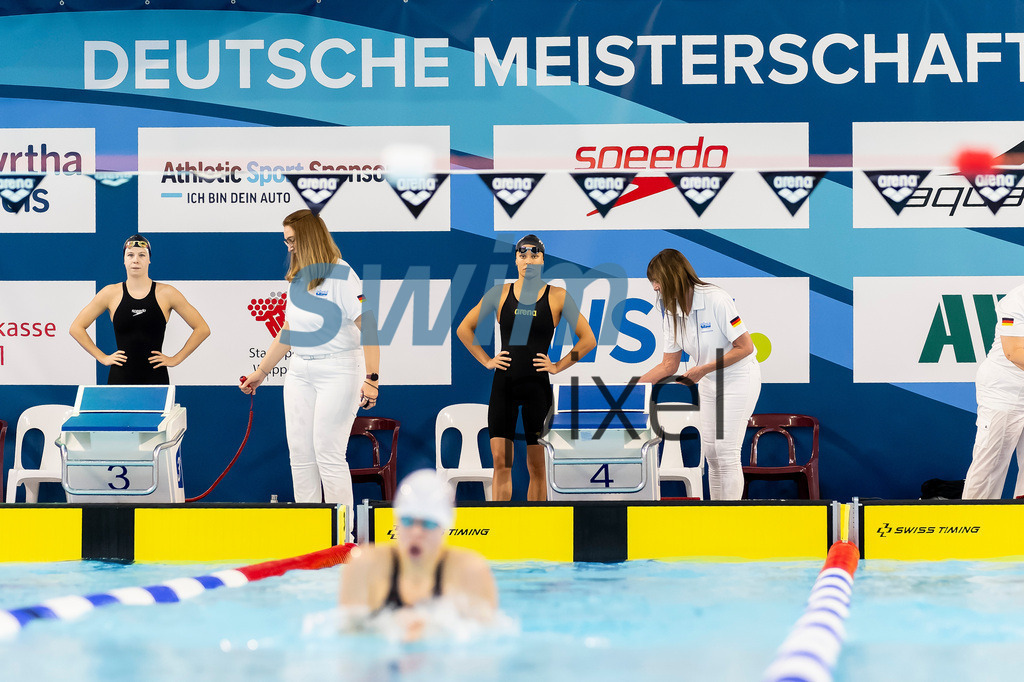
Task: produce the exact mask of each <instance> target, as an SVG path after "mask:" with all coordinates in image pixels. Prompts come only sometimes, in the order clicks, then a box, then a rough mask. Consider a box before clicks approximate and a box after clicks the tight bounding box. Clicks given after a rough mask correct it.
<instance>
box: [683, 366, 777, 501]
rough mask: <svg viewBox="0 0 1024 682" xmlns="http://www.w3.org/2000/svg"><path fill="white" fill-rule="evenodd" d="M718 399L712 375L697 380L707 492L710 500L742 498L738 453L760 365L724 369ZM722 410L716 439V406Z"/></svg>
mask: <svg viewBox="0 0 1024 682" xmlns="http://www.w3.org/2000/svg"><path fill="white" fill-rule="evenodd" d="M728 369H730V370H732V371H729V372H727V373H726V377H725V381H724V387H723V388H724V390H723V392H722V396H721V400H720V401H719V399H718V387H717V385H716V383H717V382H716V379H715V375H714V373H712V374H709V375H708V376H706V377H704V378H703V379H701V380H700V383H699V384H698V385H697V391H698V393H699V395H700V445H701V449H702V450H703V452H704V456H705V457H706V458H707V460H708V489H709V491H710V493H711V499H712V500H738V499H741V498H742V497H743V464H742V463H741V461H740V450H741V449H742V447H743V437H744V435H746V433H747V421H748V420H749V419H750V415H752V414H753V413H754V406H755V405H757V398H758V396H759V395H761V366H760V365H758V364H757V362H750V363H748V364H746V365H744V366H743V367H740V368H738V369H732V368H728ZM719 402H721V403H722V404H721V410H722V434H721V435H722V437H721V438H717V435H718V433H717V419H718V417H717V415H718V411H719V406H718V403H719Z"/></svg>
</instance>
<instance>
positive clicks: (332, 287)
mask: <svg viewBox="0 0 1024 682" xmlns="http://www.w3.org/2000/svg"><path fill="white" fill-rule="evenodd" d="M331 274H332V275H333V277H328V278H326V279H324V281H323V283H322V284H321V285H320V286H318V287H316V288H314V289H313V290H312V291H308V292H304V293H305V295H307V296H312V297H314V298H315V300H319V301H323V302H329V303H331V304H333V305H334V306H336V307H337V308H338V309H340V311H341V329H340V330H339V331H338V333H337V334H335V335H334V336H333V337H331V338H326V339H318V340H319V341H320V343H317V344H316V345H305V344H303V345H300V346H297V345H295V344H294V343H293V345H292V351H293V352H294V353H297V354H298V355H324V354H328V353H338V352H341V351H346V350H355V349H357V348H360V347H361V344H360V342H359V327H357V326H356V324H355V321H356V319H357V318H358V317H359V316H360V315H362V314H363V283H362V281H361V280H360V279H359V276H358V275H357V274H356V272H355V270H354V269H353V268H352V267H351V266H350V265H349V264H348V263H346V262H345V261H343V260H339V261H338V262H337V263H336V264H335V266H334V269H333V271H332V273H331ZM292 289H293V287H290V288H289V294H288V302H287V303H286V305H285V313H284V319H285V321H286V322H287V323H288V328H289V329H290V330H291V331H292V332H320V331H322V330H324V317H323V316H322V315H321V314H319V313H317V312H313V311H310V310H303V309H302V308H300V307H299V306H298V305H296V304H295V302H294V301H293V300H292V299H293V297H294V295H298V294H293V293H292ZM306 300H307V301H308V299H306ZM305 302H306V301H304V304H305ZM313 305H315V306H316V308H319V309H323V308H321V305H322V304H320V305H317V304H313ZM303 307H310V306H309V305H304V306H303ZM301 341H302V339H301V337H296V338H295V342H296V343H298V342H301Z"/></svg>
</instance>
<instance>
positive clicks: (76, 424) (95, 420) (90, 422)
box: [61, 412, 164, 433]
mask: <svg viewBox="0 0 1024 682" xmlns="http://www.w3.org/2000/svg"><path fill="white" fill-rule="evenodd" d="M163 420H164V415H163V414H160V413H153V412H141V413H140V412H86V413H85V414H80V415H77V416H75V417H71V418H69V419H68V420H67V421H66V422H64V426H62V427H61V431H140V432H149V433H156V432H157V431H159V430H160V423H161V422H162V421H163Z"/></svg>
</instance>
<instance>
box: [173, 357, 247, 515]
mask: <svg viewBox="0 0 1024 682" xmlns="http://www.w3.org/2000/svg"><path fill="white" fill-rule="evenodd" d="M244 378H245V377H243V379H244ZM255 400H256V392H255V391H253V392H252V393H251V394H250V395H249V423H248V424H247V425H246V427H245V438H243V439H242V444H241V445H239V446H238V452H236V453H235V456H234V458H232V460H231V461H230V462H228V466H227V468H226V469H224V471H222V472H221V474H220V476H218V477H217V480H216V481H214V482H213V485H211V486H210V487H209V488H207V489H206V492H205V493H203V494H202V495H199V496H197V497H186V498H185V501H186V502H196V501H198V500H201V499H203V498H204V497H206V496H207V495H209V494H210V493H211V492H213V489H214V488H216V487H217V484H218V483H220V482H221V481H222V480H223V479H224V477H225V476H227V474H228V472H229V471H231V467H233V466H235V462H237V461H238V456H239V455H240V454H242V450H244V449H245V444H246V442H248V440H249V432H250V431H252V407H253V402H254V401H255Z"/></svg>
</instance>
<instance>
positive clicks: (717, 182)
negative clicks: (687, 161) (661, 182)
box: [668, 173, 732, 218]
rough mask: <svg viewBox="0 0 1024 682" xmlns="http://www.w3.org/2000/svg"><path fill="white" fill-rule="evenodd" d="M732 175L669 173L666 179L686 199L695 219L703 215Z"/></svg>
mask: <svg viewBox="0 0 1024 682" xmlns="http://www.w3.org/2000/svg"><path fill="white" fill-rule="evenodd" d="M731 176H732V173H669V174H668V178H669V180H671V181H672V184H673V185H675V187H676V189H678V190H679V192H680V193H681V194H682V195H683V198H684V199H686V203H688V204H689V205H690V208H692V209H693V212H694V213H696V214H697V217H698V218H699V217H700V216H702V215H704V211H706V210H708V207H709V206H711V202H712V201H714V200H715V197H717V196H718V193H719V192H721V191H722V188H723V187H725V183H726V182H727V181H728V180H729V178H730V177H731Z"/></svg>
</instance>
